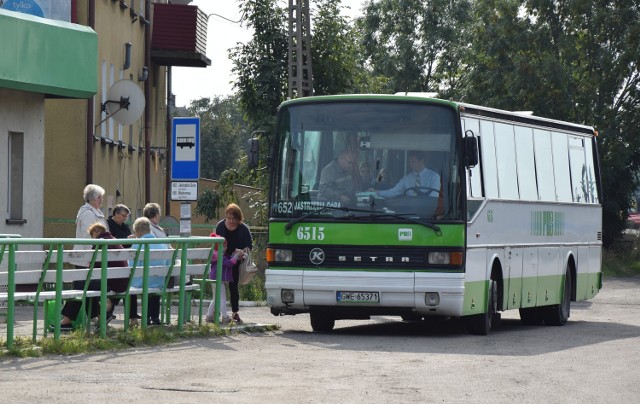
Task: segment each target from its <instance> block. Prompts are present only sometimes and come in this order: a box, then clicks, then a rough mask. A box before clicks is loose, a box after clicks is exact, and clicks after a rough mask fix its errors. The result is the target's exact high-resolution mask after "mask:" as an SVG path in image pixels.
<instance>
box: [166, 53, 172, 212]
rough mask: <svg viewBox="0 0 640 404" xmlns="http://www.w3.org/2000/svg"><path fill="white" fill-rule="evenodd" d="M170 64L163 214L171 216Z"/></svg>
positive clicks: (169, 72) (168, 73)
mask: <svg viewBox="0 0 640 404" xmlns="http://www.w3.org/2000/svg"><path fill="white" fill-rule="evenodd" d="M171 87H172V84H171V65H169V66H167V139H166V142H165V144H166V145H167V148H166V149H165V153H164V158H165V161H166V164H167V172H166V173H165V176H164V179H165V188H164V189H166V190H167V192H165V193H164V194H165V201H164V204H165V208H164V212H165V215H167V216H171V153H173V150H171V148H172V147H173V144H172V143H173V142H172V140H173V139H172V136H171V131H172V130H173V126H172V125H171V107H173V95H172V94H171V91H172V90H171Z"/></svg>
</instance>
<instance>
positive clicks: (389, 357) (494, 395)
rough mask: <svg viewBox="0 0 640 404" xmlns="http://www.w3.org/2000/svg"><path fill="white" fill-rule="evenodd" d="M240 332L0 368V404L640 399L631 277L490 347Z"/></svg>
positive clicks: (407, 333)
mask: <svg viewBox="0 0 640 404" xmlns="http://www.w3.org/2000/svg"><path fill="white" fill-rule="evenodd" d="M241 314H242V316H243V318H244V319H245V321H246V322H257V323H273V324H277V325H279V326H280V327H281V328H280V330H279V331H276V332H267V333H255V334H251V333H245V332H239V333H236V334H232V335H230V336H227V337H219V338H211V339H194V340H191V341H188V342H183V343H179V344H174V345H170V346H163V347H153V348H147V349H131V350H125V351H117V352H107V353H101V354H91V355H78V356H73V357H58V356H56V357H46V358H37V359H8V360H4V361H3V362H2V363H0V391H2V393H1V394H0V402H46V403H52V402H53V403H55V402H112V403H114V402H116V403H117V402H136V403H147V402H148V403H152V402H156V403H157V402H171V403H193V402H213V401H215V402H221V403H227V402H229V403H231V402H234V403H239V402H240V403H254V402H262V403H264V402H266V403H272V402H273V403H275V402H277V403H315V402H318V403H324V402H341V403H372V402H374V403H389V402H402V403H405V402H436V401H437V402H454V403H461V402H465V403H468V402H472V403H484V402H491V403H510V404H512V403H514V402H526V403H542V402H544V403H573V402H575V403H578V402H579V403H632V402H638V397H640V380H639V379H640V277H636V278H632V279H624V280H621V279H607V280H605V287H604V289H603V290H602V291H601V292H600V294H599V295H598V296H597V297H596V298H595V299H593V300H592V301H590V302H582V303H577V304H576V303H574V304H573V305H572V308H571V318H570V320H569V323H568V324H567V325H566V326H564V327H546V326H539V327H533V326H523V325H521V324H520V322H519V319H518V314H517V311H516V312H512V311H511V312H507V313H505V314H503V319H504V321H503V325H502V327H501V328H500V329H499V330H496V331H495V332H493V333H492V334H491V335H489V336H486V337H482V336H472V335H468V334H467V333H466V331H465V329H464V327H462V325H461V324H460V322H457V321H442V322H420V323H404V322H401V321H400V320H399V319H397V318H393V317H376V318H374V319H373V320H370V321H338V322H337V323H336V328H335V330H334V332H333V333H330V334H316V333H313V332H311V327H310V325H309V317H308V316H307V315H298V316H294V317H274V316H272V315H271V314H270V313H269V311H268V308H265V307H251V308H249V307H245V308H242V311H241Z"/></svg>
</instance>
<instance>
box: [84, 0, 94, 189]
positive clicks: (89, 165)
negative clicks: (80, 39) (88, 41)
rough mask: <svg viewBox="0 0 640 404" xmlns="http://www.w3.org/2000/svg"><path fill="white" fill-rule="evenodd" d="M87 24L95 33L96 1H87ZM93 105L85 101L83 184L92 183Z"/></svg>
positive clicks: (92, 99) (91, 100)
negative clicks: (85, 130)
mask: <svg viewBox="0 0 640 404" xmlns="http://www.w3.org/2000/svg"><path fill="white" fill-rule="evenodd" d="M87 14H88V19H89V21H88V23H89V27H90V28H91V29H93V30H94V31H95V28H96V1H95V0H89V10H88V13H87ZM94 103H95V96H93V97H91V98H89V99H88V100H87V146H86V154H87V155H86V160H87V171H86V175H85V184H91V183H93V130H94V128H93V124H94V120H95V117H94V114H95V111H94Z"/></svg>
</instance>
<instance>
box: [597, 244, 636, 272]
mask: <svg viewBox="0 0 640 404" xmlns="http://www.w3.org/2000/svg"><path fill="white" fill-rule="evenodd" d="M624 246H626V247H627V248H622V247H618V248H610V249H606V250H603V252H602V273H603V275H604V276H605V277H606V276H612V277H626V276H635V275H640V246H638V245H637V243H634V244H624Z"/></svg>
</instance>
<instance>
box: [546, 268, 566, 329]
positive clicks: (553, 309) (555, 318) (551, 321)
mask: <svg viewBox="0 0 640 404" xmlns="http://www.w3.org/2000/svg"><path fill="white" fill-rule="evenodd" d="M569 315H571V271H570V270H569V269H567V274H566V276H565V278H564V290H563V293H562V301H561V302H560V304H554V305H552V306H549V307H548V308H547V311H546V313H545V316H544V322H545V324H547V325H565V324H566V323H567V321H568V320H569Z"/></svg>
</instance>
